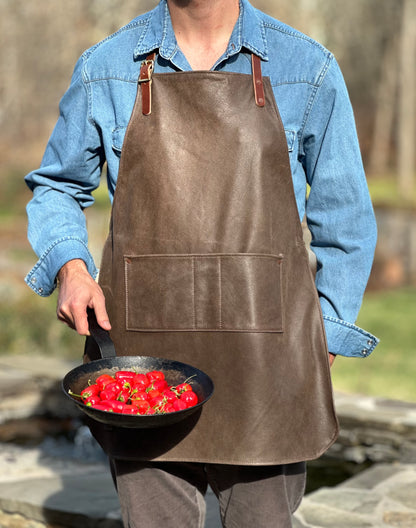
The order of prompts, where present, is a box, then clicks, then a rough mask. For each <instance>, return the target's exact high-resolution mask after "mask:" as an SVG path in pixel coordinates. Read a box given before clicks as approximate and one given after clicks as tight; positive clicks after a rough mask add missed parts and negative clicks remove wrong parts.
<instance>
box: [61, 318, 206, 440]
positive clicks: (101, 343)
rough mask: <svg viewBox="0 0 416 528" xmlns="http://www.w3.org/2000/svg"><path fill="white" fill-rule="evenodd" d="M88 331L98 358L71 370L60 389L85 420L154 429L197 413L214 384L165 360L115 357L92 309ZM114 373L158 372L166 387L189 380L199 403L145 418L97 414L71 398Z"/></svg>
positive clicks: (201, 374) (193, 370) (198, 372)
mask: <svg viewBox="0 0 416 528" xmlns="http://www.w3.org/2000/svg"><path fill="white" fill-rule="evenodd" d="M88 322H89V330H90V333H91V335H92V337H93V338H94V339H95V341H96V342H97V345H98V347H99V349H100V352H101V356H102V359H97V360H95V361H91V362H90V363H85V364H83V365H81V366H79V367H76V368H74V369H72V370H71V371H70V372H68V373H67V374H66V376H65V377H64V379H63V380H62V389H63V391H64V392H65V394H66V395H67V396H68V398H70V399H71V400H72V401H73V402H74V403H75V404H76V405H77V406H78V408H79V409H81V411H82V412H84V413H85V414H87V415H88V416H89V417H91V418H93V419H94V420H97V421H98V422H102V423H104V424H107V425H113V426H116V427H128V428H135V429H142V428H154V427H161V426H165V425H170V424H173V423H176V422H179V421H181V420H183V419H184V418H186V417H187V416H189V415H190V414H192V413H194V412H195V411H196V410H198V409H199V408H200V407H201V406H202V405H204V403H206V402H207V401H208V400H209V398H210V397H211V396H212V393H213V390H214V385H213V383H212V380H211V378H210V377H209V376H208V375H207V374H205V373H204V372H202V371H201V370H199V369H197V368H195V367H192V366H191V365H187V364H186V363H180V362H179V361H173V360H169V359H162V358H155V357H149V356H120V357H117V356H116V351H115V348H114V344H113V341H112V340H111V338H110V335H109V333H108V332H107V331H106V330H104V329H102V328H101V327H100V326H99V325H98V323H97V320H96V318H95V314H94V312H93V311H92V310H89V311H88ZM118 370H135V371H136V372H141V373H146V372H149V371H151V370H161V371H162V372H163V373H164V374H165V378H166V380H167V382H168V383H169V385H178V384H179V383H183V382H184V381H185V380H186V379H187V378H190V377H191V376H193V377H192V382H191V385H192V388H193V390H194V392H195V393H196V395H197V396H198V401H199V403H198V404H197V405H195V406H194V407H190V408H188V409H184V410H183V411H177V412H173V413H168V414H153V415H148V416H141V415H127V414H119V413H112V412H106V411H100V410H98V409H93V408H92V407H87V406H86V405H84V404H83V403H82V402H81V400H80V399H79V398H76V397H75V396H71V395H70V394H69V391H72V392H73V393H74V394H80V393H81V391H82V389H84V388H85V387H87V386H88V384H89V383H94V382H95V380H96V379H97V378H98V376H101V374H110V375H111V376H114V374H115V372H116V371H118Z"/></svg>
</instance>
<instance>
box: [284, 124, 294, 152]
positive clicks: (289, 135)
mask: <svg viewBox="0 0 416 528" xmlns="http://www.w3.org/2000/svg"><path fill="white" fill-rule="evenodd" d="M285 134H286V142H287V149H288V151H289V156H291V155H292V153H293V152H294V151H295V142H296V132H295V131H294V130H285Z"/></svg>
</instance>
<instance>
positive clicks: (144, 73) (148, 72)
mask: <svg viewBox="0 0 416 528" xmlns="http://www.w3.org/2000/svg"><path fill="white" fill-rule="evenodd" d="M154 69H155V61H154V60H153V59H145V60H144V61H143V62H142V64H141V68H140V76H139V83H143V82H149V81H151V80H152V74H153V70H154Z"/></svg>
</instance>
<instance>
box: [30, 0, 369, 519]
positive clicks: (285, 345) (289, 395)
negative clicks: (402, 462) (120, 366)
mask: <svg viewBox="0 0 416 528" xmlns="http://www.w3.org/2000/svg"><path fill="white" fill-rule="evenodd" d="M136 94H137V96H136ZM104 160H106V161H107V166H108V169H107V170H108V186H109V193H110V197H111V198H113V196H114V202H113V210H112V221H111V226H110V234H109V238H108V240H107V243H106V245H105V248H104V253H103V259H102V264H101V268H100V280H99V285H98V284H97V283H96V282H95V281H94V277H95V276H96V273H97V271H96V269H95V266H94V263H93V261H92V258H91V256H90V254H89V252H88V250H87V234H86V229H85V223H84V218H83V214H82V209H83V208H84V207H86V206H88V205H90V204H91V202H92V200H91V191H92V190H94V188H96V187H97V185H98V183H99V177H100V172H101V167H102V164H103V162H104ZM26 181H27V183H28V185H29V186H30V187H31V189H33V192H34V197H33V200H32V201H31V202H30V204H29V205H28V214H29V238H30V239H31V242H32V244H33V246H34V248H35V250H36V251H37V253H38V254H39V255H40V260H39V263H38V264H37V265H36V266H35V268H34V269H33V270H32V272H31V273H30V274H29V275H28V277H27V282H28V283H29V284H30V285H32V287H33V288H34V289H35V290H36V291H37V292H38V293H39V294H41V295H49V294H50V293H51V291H52V290H53V288H54V285H55V278H56V277H57V278H58V281H59V286H60V287H59V297H58V312H57V313H58V317H59V319H61V320H62V321H64V322H65V323H66V324H68V325H69V326H70V327H72V328H74V329H76V330H77V331H78V332H79V333H80V334H82V335H88V322H87V316H86V309H87V307H89V308H92V309H94V311H95V314H96V317H97V320H98V322H99V324H100V325H101V326H102V327H103V328H104V329H106V330H110V329H111V335H112V338H113V340H114V341H115V345H116V350H117V353H118V355H154V356H160V357H167V358H171V359H177V360H180V361H184V362H187V363H191V364H193V365H194V366H196V367H198V368H200V369H202V370H204V371H206V372H207V373H208V374H209V375H210V376H211V377H212V378H213V380H214V384H215V395H214V397H213V398H212V400H210V402H209V403H207V405H206V406H205V407H204V409H203V411H202V413H201V415H200V416H197V418H195V419H194V420H193V421H192V420H188V421H185V422H182V423H181V424H179V425H176V426H174V427H172V428H166V429H165V430H164V431H162V432H161V431H160V430H150V431H146V432H143V431H141V432H140V433H136V432H135V431H132V430H130V431H128V430H126V431H123V430H116V429H112V430H108V429H106V428H103V427H101V426H100V424H98V423H97V422H93V423H91V425H90V427H91V430H92V432H93V434H94V436H95V437H96V438H97V440H98V441H99V442H100V444H101V445H102V446H103V448H104V449H105V451H106V452H107V453H108V454H109V456H110V460H111V464H112V470H113V475H114V478H115V480H116V483H117V489H118V493H119V496H120V501H121V506H122V513H123V519H124V523H125V525H126V526H130V527H138V526H146V527H149V526H150V527H151V526H159V525H160V524H161V523H163V524H164V525H165V526H172V527H176V526H181V525H185V524H187V525H190V526H203V522H204V501H203V494H204V493H205V490H206V487H207V485H208V484H210V485H211V487H212V488H213V490H214V492H215V493H216V495H217V496H218V498H219V504H220V511H221V517H222V521H223V524H224V526H238V527H243V526H253V525H254V526H259V527H260V526H265V527H266V526H267V527H268V526H279V527H288V526H291V520H290V519H291V514H292V513H293V511H294V510H295V509H296V507H297V506H298V504H299V502H300V500H301V498H302V495H303V491H304V479H305V464H304V461H305V460H309V459H312V458H316V457H318V456H319V455H320V454H321V453H323V452H324V451H325V450H326V449H327V448H328V447H329V446H330V445H331V444H332V443H333V442H334V441H335V439H336V435H337V422H336V418H335V413H334V409H333V402H332V392H331V382H330V373H329V366H330V364H332V362H333V360H334V357H335V356H336V355H337V354H341V355H346V356H357V357H358V356H361V357H364V356H367V355H368V354H369V353H371V352H372V350H373V349H374V347H375V346H376V344H377V339H376V338H375V337H374V336H372V335H371V334H368V333H367V332H365V331H364V330H361V329H359V328H357V327H356V326H355V325H354V324H353V323H354V321H355V318H356V316H357V313H358V310H359V307H360V304H361V300H362V295H363V292H364V289H365V286H366V282H367V279H368V275H369V272H370V268H371V263H372V258H373V253H374V247H375V240H376V227H375V221H374V214H373V210H372V206H371V203H370V199H369V196H368V190H367V186H366V181H365V176H364V173H363V169H362V163H361V158H360V153H359V147H358V142H357V137H356V132H355V126H354V119H353V115H352V111H351V106H350V103H349V100H348V95H347V92H346V89H345V85H344V82H343V78H342V75H341V73H340V71H339V68H338V66H337V64H336V61H335V59H334V57H333V56H332V55H331V53H329V52H328V51H327V50H325V49H324V48H323V47H322V46H320V45H319V44H317V43H316V42H314V41H313V40H311V39H309V38H308V37H306V36H304V35H302V34H300V33H298V32H297V31H295V30H294V29H292V28H289V27H287V26H285V25H284V24H282V23H280V22H278V21H276V20H274V19H272V18H270V17H268V16H266V15H265V14H263V13H261V12H259V11H257V10H256V9H254V8H253V7H252V6H251V5H250V4H249V3H248V1H247V0H241V1H240V2H239V1H238V0H215V1H214V0H213V1H211V2H205V1H203V0H186V1H185V0H162V1H161V2H160V4H159V5H158V6H157V7H156V8H155V9H154V10H153V11H151V12H150V13H147V14H145V15H143V16H141V17H138V18H137V19H135V20H133V21H132V22H131V23H130V24H128V25H127V26H126V27H124V28H122V29H121V30H120V31H119V32H117V33H116V34H115V35H112V36H111V37H109V38H108V39H106V40H104V41H103V42H102V43H100V44H98V45H97V46H94V47H93V48H91V49H90V50H88V51H87V52H85V53H84V55H83V56H82V57H81V59H80V60H79V62H78V64H77V66H76V68H75V71H74V75H73V79H72V82H71V86H70V88H69V90H68V91H67V93H66V94H65V96H64V98H63V100H62V102H61V117H60V119H59V121H58V123H57V126H56V128H55V130H54V132H53V134H52V137H51V139H50V142H49V144H48V147H47V149H46V153H45V157H44V160H43V163H42V167H41V168H40V169H39V170H37V171H35V172H33V173H31V174H29V175H28V176H27V178H26ZM307 184H309V185H310V192H309V196H308V199H307V200H306V194H307V193H306V188H307ZM114 192H115V194H114ZM305 213H306V218H307V221H308V225H309V228H310V231H311V234H312V243H311V247H312V250H313V251H314V253H315V255H316V259H317V272H316V278H315V285H314V282H313V278H312V274H311V272H310V270H309V266H308V256H307V252H306V249H305V246H304V243H303V240H302V230H301V224H300V220H301V219H302V218H303V216H304V215H305ZM95 357H96V352H95V351H94V349H93V347H91V342H89V343H88V344H87V347H86V358H85V360H86V361H89V360H91V359H94V358H95Z"/></svg>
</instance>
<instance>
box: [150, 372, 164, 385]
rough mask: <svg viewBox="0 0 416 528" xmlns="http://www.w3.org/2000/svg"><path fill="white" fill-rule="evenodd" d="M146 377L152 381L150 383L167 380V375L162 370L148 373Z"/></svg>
mask: <svg viewBox="0 0 416 528" xmlns="http://www.w3.org/2000/svg"><path fill="white" fill-rule="evenodd" d="M146 376H147V379H148V380H149V381H150V383H151V382H152V381H155V380H157V379H158V380H164V379H165V375H164V374H163V372H161V371H160V370H152V371H151V372H148V373H147V374H146Z"/></svg>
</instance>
